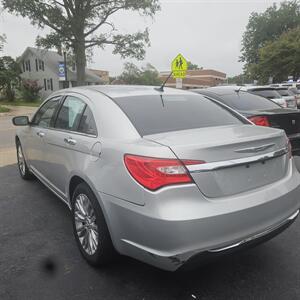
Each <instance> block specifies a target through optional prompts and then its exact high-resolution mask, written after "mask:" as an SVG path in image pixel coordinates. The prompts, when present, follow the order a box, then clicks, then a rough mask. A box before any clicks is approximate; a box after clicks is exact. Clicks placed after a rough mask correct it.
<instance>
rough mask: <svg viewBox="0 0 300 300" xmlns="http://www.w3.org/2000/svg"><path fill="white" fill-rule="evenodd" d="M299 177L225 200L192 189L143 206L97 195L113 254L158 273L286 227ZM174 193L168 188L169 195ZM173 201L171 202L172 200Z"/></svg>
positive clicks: (291, 172) (293, 174)
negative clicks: (207, 196)
mask: <svg viewBox="0 0 300 300" xmlns="http://www.w3.org/2000/svg"><path fill="white" fill-rule="evenodd" d="M299 183H300V176H299V173H298V172H297V170H296V169H295V167H294V164H291V168H290V169H289V174H288V176H286V177H285V178H284V179H283V180H281V181H279V182H276V183H274V184H271V185H269V186H265V187H263V188H259V189H257V190H254V191H251V193H242V194H238V195H235V196H231V197H227V198H224V199H218V200H210V199H206V198H205V197H204V196H203V195H201V193H199V190H198V189H197V188H196V187H195V186H193V185H191V186H188V187H182V188H181V189H179V188H177V190H176V196H174V193H170V199H169V197H168V190H167V191H165V192H163V193H164V195H163V196H164V197H163V196H162V195H157V194H156V195H153V196H152V201H151V202H148V200H146V205H145V206H137V205H134V204H130V203H128V202H126V201H124V200H120V199H118V198H115V197H113V196H110V195H107V194H104V193H100V197H101V200H102V202H103V204H104V208H105V213H106V215H107V220H108V225H109V229H110V233H111V235H112V240H113V243H114V246H115V248H116V249H117V251H119V252H120V253H121V254H124V255H128V256H131V257H134V258H137V259H139V260H141V261H144V262H146V263H149V264H151V265H154V266H156V267H159V268H161V269H165V270H169V271H175V270H176V269H178V268H180V267H182V266H183V265H186V263H188V264H187V265H190V264H193V263H194V262H195V261H198V260H200V261H201V260H202V261H203V260H204V261H207V259H208V258H211V257H216V256H219V255H221V254H224V253H230V252H232V251H235V250H239V249H241V248H244V247H248V246H251V245H253V244H257V243H261V242H263V241H265V240H267V239H269V238H271V237H273V236H275V235H276V234H278V233H279V232H281V231H282V230H284V229H285V228H286V227H287V226H289V225H290V224H291V223H292V222H293V221H294V219H295V218H296V217H297V215H298V213H297V212H298V210H299V207H300V202H299V194H300V187H299ZM172 189H174V187H173V188H170V190H172ZM172 197H173V198H172Z"/></svg>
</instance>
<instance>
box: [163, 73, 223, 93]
mask: <svg viewBox="0 0 300 300" xmlns="http://www.w3.org/2000/svg"><path fill="white" fill-rule="evenodd" d="M169 75H170V72H161V73H160V78H161V80H163V81H164V80H166V79H167V77H168V76H169ZM225 81H226V74H225V73H223V72H219V71H216V70H210V69H207V70H204V69H200V70H188V71H187V75H186V78H184V79H183V82H182V86H183V89H193V88H205V87H210V86H216V85H220V84H224V83H225ZM166 86H169V87H175V86H176V80H175V79H174V78H173V77H171V78H169V80H168V82H167V84H166Z"/></svg>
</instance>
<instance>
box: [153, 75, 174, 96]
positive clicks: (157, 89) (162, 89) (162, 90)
mask: <svg viewBox="0 0 300 300" xmlns="http://www.w3.org/2000/svg"><path fill="white" fill-rule="evenodd" d="M172 74H173V71H172V72H171V73H170V75H169V76H168V77H167V79H166V80H165V81H164V83H163V84H162V85H161V86H160V87H159V88H154V89H155V90H156V91H159V92H164V87H165V85H166V83H167V82H168V80H169V79H170V77H171V76H172Z"/></svg>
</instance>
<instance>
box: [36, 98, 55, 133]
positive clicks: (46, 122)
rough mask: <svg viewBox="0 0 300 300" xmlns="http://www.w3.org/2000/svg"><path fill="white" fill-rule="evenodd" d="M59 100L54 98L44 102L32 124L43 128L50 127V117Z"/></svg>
mask: <svg viewBox="0 0 300 300" xmlns="http://www.w3.org/2000/svg"><path fill="white" fill-rule="evenodd" d="M59 100H60V97H56V98H53V99H51V100H49V101H48V102H46V103H45V104H44V105H43V106H42V107H41V108H40V109H39V111H38V112H37V113H36V115H35V116H34V119H33V121H32V124H33V125H37V126H39V127H44V128H47V127H50V126H51V125H52V124H51V121H52V117H53V115H54V113H55V111H56V109H57V108H58V106H59Z"/></svg>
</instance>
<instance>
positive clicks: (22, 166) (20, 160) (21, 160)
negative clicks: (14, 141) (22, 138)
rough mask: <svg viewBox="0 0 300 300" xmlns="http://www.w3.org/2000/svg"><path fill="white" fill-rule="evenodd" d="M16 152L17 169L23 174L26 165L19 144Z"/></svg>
mask: <svg viewBox="0 0 300 300" xmlns="http://www.w3.org/2000/svg"><path fill="white" fill-rule="evenodd" d="M17 152H18V153H17V155H18V165H19V169H20V171H21V174H22V175H23V176H24V175H25V173H26V165H25V159H24V155H23V151H22V147H21V145H18V148H17Z"/></svg>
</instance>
